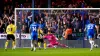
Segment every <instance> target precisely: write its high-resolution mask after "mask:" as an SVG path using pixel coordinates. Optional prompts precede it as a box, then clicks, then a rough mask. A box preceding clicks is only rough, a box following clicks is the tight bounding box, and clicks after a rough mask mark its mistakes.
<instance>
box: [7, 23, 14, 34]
mask: <svg viewBox="0 0 100 56" xmlns="http://www.w3.org/2000/svg"><path fill="white" fill-rule="evenodd" d="M15 32H16V26H15V25H13V24H10V25H8V26H7V28H6V33H7V34H14V33H15Z"/></svg>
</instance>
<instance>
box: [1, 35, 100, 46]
mask: <svg viewBox="0 0 100 56" xmlns="http://www.w3.org/2000/svg"><path fill="white" fill-rule="evenodd" d="M19 36H20V34H16V47H17V48H29V47H31V40H30V39H31V38H30V34H21V39H20V37H19ZM97 38H98V39H96V40H95V42H96V44H98V45H99V47H100V34H98V36H97ZM5 41H6V34H0V48H4V45H5ZM46 41H47V40H46ZM11 42H12V41H10V43H9V46H8V47H9V48H11V46H12V43H11ZM58 42H60V43H62V44H66V45H68V46H69V47H71V48H89V47H90V44H89V42H88V40H65V39H62V40H58ZM47 43H48V41H47Z"/></svg>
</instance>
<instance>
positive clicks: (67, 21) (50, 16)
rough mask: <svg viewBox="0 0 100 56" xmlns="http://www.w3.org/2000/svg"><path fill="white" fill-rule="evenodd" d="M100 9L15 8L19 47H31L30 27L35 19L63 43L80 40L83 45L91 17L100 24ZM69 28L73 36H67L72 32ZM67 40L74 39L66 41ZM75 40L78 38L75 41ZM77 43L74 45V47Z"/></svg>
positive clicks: (45, 31) (44, 29)
mask: <svg viewBox="0 0 100 56" xmlns="http://www.w3.org/2000/svg"><path fill="white" fill-rule="evenodd" d="M99 16H100V10H97V9H93V10H92V9H90V10H89V9H73V8H72V9H68V8H67V9H66V8H65V9H63V8H60V9H59V8H58V9H57V8H56V9H52V8H50V9H39V8H38V9H34V8H33V9H32V8H30V9H27V8H24V9H23V8H19V9H16V10H15V24H16V26H17V47H30V46H31V45H30V36H29V35H30V33H29V27H30V24H31V23H32V22H34V19H36V20H37V23H38V24H39V27H41V29H42V30H43V32H44V34H47V32H48V29H49V28H50V29H51V32H52V33H53V34H54V35H55V36H56V37H57V38H58V41H60V42H61V43H64V44H67V45H70V44H71V43H73V44H74V43H76V45H78V42H77V41H80V43H81V45H80V46H83V44H84V43H83V42H84V41H82V40H86V39H87V38H86V34H85V33H86V32H84V29H85V26H86V25H87V24H88V23H89V20H90V19H93V20H94V23H95V24H96V25H100V22H99V21H100V19H99ZM67 29H71V30H72V36H65V35H66V34H69V33H71V31H69V32H67ZM69 35H70V34H69ZM66 40H68V41H69V40H73V42H71V41H69V42H68V41H66ZM75 40H77V41H76V42H75ZM74 46H75V45H72V47H74Z"/></svg>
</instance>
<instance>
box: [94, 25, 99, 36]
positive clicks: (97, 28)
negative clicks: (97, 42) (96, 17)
mask: <svg viewBox="0 0 100 56" xmlns="http://www.w3.org/2000/svg"><path fill="white" fill-rule="evenodd" d="M95 28H96V30H97V34H99V27H98V26H97V25H95Z"/></svg>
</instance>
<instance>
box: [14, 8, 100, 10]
mask: <svg viewBox="0 0 100 56" xmlns="http://www.w3.org/2000/svg"><path fill="white" fill-rule="evenodd" d="M15 10H100V8H15Z"/></svg>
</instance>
